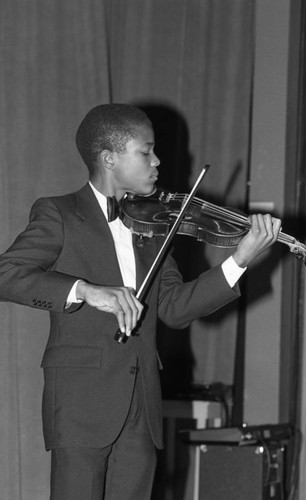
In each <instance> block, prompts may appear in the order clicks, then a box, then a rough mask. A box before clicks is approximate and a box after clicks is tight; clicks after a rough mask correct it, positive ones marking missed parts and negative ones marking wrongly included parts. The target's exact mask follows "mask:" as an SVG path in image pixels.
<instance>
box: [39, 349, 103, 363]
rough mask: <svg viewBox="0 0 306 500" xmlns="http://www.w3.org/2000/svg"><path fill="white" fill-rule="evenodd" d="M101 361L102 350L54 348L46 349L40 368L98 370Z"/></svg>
mask: <svg viewBox="0 0 306 500" xmlns="http://www.w3.org/2000/svg"><path fill="white" fill-rule="evenodd" d="M101 360H102V349H100V348H99V347H83V346H81V347H80V346H55V347H49V348H48V349H46V351H45V353H44V356H43V359H42V362H41V367H43V368H46V367H51V366H54V367H55V366H62V367H64V366H65V367H82V368H99V367H100V366H101Z"/></svg>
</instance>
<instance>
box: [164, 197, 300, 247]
mask: <svg viewBox="0 0 306 500" xmlns="http://www.w3.org/2000/svg"><path fill="white" fill-rule="evenodd" d="M173 196H174V198H175V199H178V200H183V199H184V198H185V196H187V195H184V194H175V195H173ZM191 204H192V205H196V206H198V207H201V208H203V211H204V212H205V211H206V212H207V215H213V216H216V217H217V216H220V217H226V218H227V220H226V221H225V222H233V223H235V222H236V223H238V224H241V225H243V226H244V227H245V228H251V227H252V223H251V222H250V221H249V220H248V218H247V217H246V216H245V215H241V214H237V213H235V212H232V211H231V210H228V209H226V208H223V207H218V206H217V205H214V204H212V203H209V202H207V201H204V200H201V199H199V198H196V197H195V198H193V200H192V203H191ZM209 211H210V212H209ZM277 239H278V241H280V242H282V243H291V244H292V243H296V242H297V240H296V239H295V238H294V237H293V236H290V235H288V234H286V233H283V232H280V233H279V235H278V238H277Z"/></svg>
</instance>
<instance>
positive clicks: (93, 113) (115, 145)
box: [76, 104, 152, 173]
mask: <svg viewBox="0 0 306 500" xmlns="http://www.w3.org/2000/svg"><path fill="white" fill-rule="evenodd" d="M141 125H147V126H152V124H151V121H150V120H149V118H148V116H147V115H146V113H145V112H144V111H142V110H141V109H140V108H137V107H136V106H132V105H130V104H101V105H99V106H96V107H94V108H92V109H91V110H90V111H89V112H88V113H87V114H86V116H85V117H84V119H83V120H82V122H81V123H80V126H79V128H78V130H77V133H76V145H77V148H78V151H79V153H80V155H81V157H82V158H83V161H84V163H85V164H86V165H87V168H88V170H89V172H90V173H93V172H94V170H95V165H96V162H97V157H98V155H99V154H100V153H101V151H103V150H104V149H107V150H109V151H114V152H116V153H122V152H123V151H124V150H125V146H126V143H127V142H128V141H129V140H131V139H133V138H134V137H135V135H136V131H135V127H136V126H141Z"/></svg>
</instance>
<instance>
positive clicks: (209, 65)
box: [0, 0, 254, 500]
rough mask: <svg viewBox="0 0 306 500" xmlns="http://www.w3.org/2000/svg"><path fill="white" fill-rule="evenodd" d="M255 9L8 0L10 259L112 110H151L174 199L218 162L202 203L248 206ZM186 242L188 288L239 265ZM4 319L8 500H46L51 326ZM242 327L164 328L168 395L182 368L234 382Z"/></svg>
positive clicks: (216, 319) (3, 242) (167, 0)
mask: <svg viewBox="0 0 306 500" xmlns="http://www.w3.org/2000/svg"><path fill="white" fill-rule="evenodd" d="M253 4H254V2H253V1H252V0H227V1H226V2H225V1H222V0H179V1H178V0H60V1H54V0H27V1H23V0H1V2H0V5H1V11H0V50H1V60H0V64H1V66H0V67H1V73H0V92H1V94H0V95H1V100H0V116H1V119H0V121H1V123H0V126H1V134H0V135H1V143H0V145H1V170H0V175H1V184H0V190H1V197H0V208H1V212H0V213H1V232H0V251H4V250H5V249H6V248H7V247H8V246H9V244H10V243H11V242H12V240H13V238H14V237H15V236H16V235H17V233H18V232H20V231H21V230H22V229H23V228H24V226H25V225H26V223H27V219H28V212H29V209H30V206H31V205H32V203H33V202H34V200H35V199H36V198H37V197H39V196H45V195H57V194H63V193H65V192H69V191H72V190H75V189H78V188H79V187H80V186H82V185H83V183H84V182H85V181H86V179H87V175H86V169H85V167H84V166H83V165H82V162H81V159H80V158H79V157H78V154H77V152H76V148H75V145H74V134H75V131H76V128H77V126H78V124H79V122H80V120H81V119H82V118H83V116H84V114H85V113H86V112H87V111H88V110H89V109H90V108H91V107H93V106H95V105H96V104H99V103H103V102H104V103H105V102H132V103H137V104H138V105H140V106H142V107H144V108H145V109H146V110H147V112H148V114H149V116H150V117H151V118H152V121H153V123H154V125H155V130H156V149H157V153H158V154H159V155H160V157H161V161H162V164H161V167H160V172H161V175H160V177H161V182H162V183H163V185H164V187H167V188H168V189H170V190H176V191H177V190H179V191H181V192H187V191H188V190H189V189H190V188H191V187H192V185H193V183H194V181H195V179H196V178H197V176H198V174H199V172H200V170H201V168H202V166H203V165H204V164H206V163H209V164H211V165H212V167H211V169H210V171H209V173H208V174H207V176H206V177H205V180H204V182H203V185H202V187H201V190H200V192H199V193H198V196H201V197H202V198H204V199H206V200H208V201H211V202H215V203H221V204H222V205H227V206H236V207H238V206H240V207H243V206H244V203H245V199H246V196H247V176H248V148H249V140H248V139H249V133H250V131H249V123H250V109H251V90H252V89H251V83H252V48H253V21H254V5H253ZM183 240H184V241H183ZM185 240H186V238H183V237H177V244H176V246H177V250H176V252H177V256H178V261H179V264H180V266H181V269H182V272H183V274H184V275H185V276H187V277H191V276H193V275H195V274H198V273H199V272H200V271H201V270H202V269H204V268H205V267H207V266H211V265H213V264H215V263H217V262H219V261H220V260H221V259H223V258H224V257H225V256H227V255H228V253H229V252H228V250H224V249H221V250H220V249H214V248H212V247H207V246H206V245H203V244H201V243H198V242H194V241H192V242H191V241H189V242H188V243H186V241H185ZM0 315H1V336H0V394H1V405H0V436H1V446H0V491H1V494H0V495H1V499H2V500H13V499H14V500H47V499H48V491H49V487H48V483H49V454H47V453H45V452H44V450H43V439H42V431H41V417H40V405H41V391H42V372H41V369H40V367H39V365H40V360H41V357H42V353H43V349H44V345H45V343H46V340H47V334H48V317H47V314H46V313H43V312H38V311H36V310H31V309H27V308H25V307H23V306H17V305H9V304H1V306H0ZM237 318H238V314H237V305H236V306H235V307H230V308H226V309H225V310H224V311H222V313H219V314H217V315H214V316H213V317H212V318H210V319H209V320H205V321H202V320H199V321H196V322H195V323H194V324H193V326H192V328H191V330H190V331H189V332H180V333H177V334H175V336H174V335H173V334H172V335H171V334H170V333H169V332H168V331H167V330H166V331H165V330H163V329H161V332H163V333H164V334H163V335H160V337H161V339H160V350H161V356H162V358H163V361H164V363H165V364H166V365H167V366H168V367H169V368H167V369H166V371H165V373H166V374H167V375H168V381H170V385H171V383H173V384H174V385H175V383H176V377H177V372H176V368H175V369H174V370H173V371H171V369H172V368H171V367H173V363H175V362H176V363H178V366H179V367H180V377H181V378H180V380H181V383H184V380H188V381H189V382H190V381H193V382H194V383H201V384H203V383H212V382H215V381H221V382H222V383H224V384H229V385H230V384H232V382H233V372H234V359H235V345H236V333H237ZM174 339H175V342H174ZM174 358H175V359H176V361H174ZM167 370H168V371H167ZM184 377H185V379H184Z"/></svg>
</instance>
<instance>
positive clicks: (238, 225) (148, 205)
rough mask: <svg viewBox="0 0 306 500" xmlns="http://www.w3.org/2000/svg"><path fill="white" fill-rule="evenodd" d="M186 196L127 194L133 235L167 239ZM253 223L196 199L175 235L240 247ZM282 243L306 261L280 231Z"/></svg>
mask: <svg viewBox="0 0 306 500" xmlns="http://www.w3.org/2000/svg"><path fill="white" fill-rule="evenodd" d="M187 196H188V195H187V194H182V193H170V192H169V191H167V190H164V189H161V188H160V189H156V191H155V192H154V193H153V194H152V195H150V196H139V195H134V194H130V193H127V194H126V195H125V197H124V198H123V200H122V201H121V219H122V221H123V223H124V224H125V225H126V226H127V227H128V228H130V230H131V231H132V232H133V233H136V234H138V235H140V236H142V237H143V236H144V237H149V238H152V237H153V236H167V235H168V234H169V231H170V229H171V227H172V226H173V223H174V222H175V220H176V219H177V217H178V215H179V213H180V211H181V208H182V204H183V202H184V200H186V198H187ZM251 226H252V224H251V222H250V221H249V219H248V217H247V216H246V215H245V214H244V213H243V212H242V211H240V210H237V209H233V208H226V207H219V206H217V205H214V204H212V203H209V202H207V201H204V200H201V199H199V198H196V197H193V198H192V200H191V202H190V205H189V207H188V209H187V210H186V212H185V215H184V217H183V219H182V222H181V223H180V225H179V227H178V229H177V232H176V234H181V235H186V236H191V237H194V238H196V239H197V240H198V241H201V242H205V243H207V244H209V245H213V246H216V247H224V248H230V247H235V246H237V245H238V243H239V242H240V240H241V239H242V238H243V237H244V236H245V234H246V233H247V232H248V230H249V229H250V228H251ZM277 241H279V242H280V243H284V244H286V245H288V246H289V248H290V251H291V252H293V253H294V254H295V255H296V256H297V257H300V258H303V260H304V262H305V259H306V246H305V245H303V244H302V243H300V242H299V241H298V240H296V239H295V238H294V237H292V236H290V235H288V234H285V233H283V232H280V233H279V235H278V239H277Z"/></svg>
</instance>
